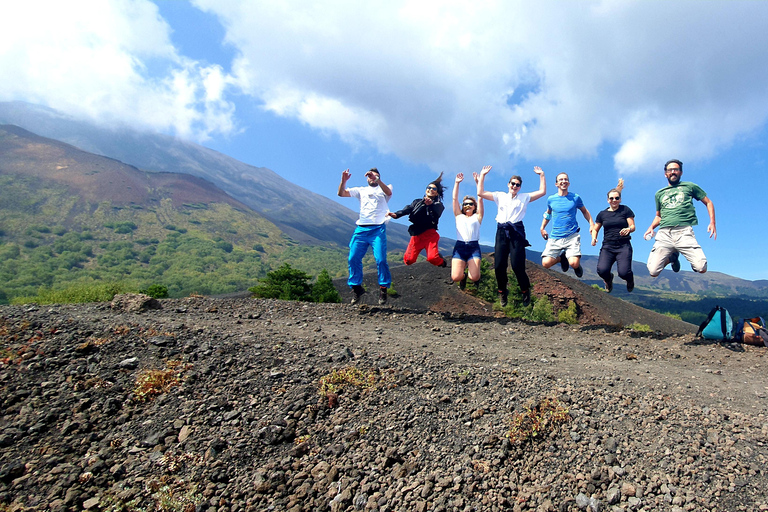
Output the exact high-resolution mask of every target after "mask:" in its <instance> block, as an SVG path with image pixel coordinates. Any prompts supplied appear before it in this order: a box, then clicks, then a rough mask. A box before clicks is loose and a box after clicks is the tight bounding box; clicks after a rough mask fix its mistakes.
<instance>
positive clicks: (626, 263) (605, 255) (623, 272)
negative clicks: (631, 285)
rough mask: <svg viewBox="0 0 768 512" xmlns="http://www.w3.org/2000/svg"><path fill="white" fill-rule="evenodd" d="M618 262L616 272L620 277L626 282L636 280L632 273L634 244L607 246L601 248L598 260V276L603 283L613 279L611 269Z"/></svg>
mask: <svg viewBox="0 0 768 512" xmlns="http://www.w3.org/2000/svg"><path fill="white" fill-rule="evenodd" d="M614 262H616V270H617V271H618V273H619V277H620V278H622V279H623V280H625V281H629V280H631V279H634V274H633V273H632V244H621V245H605V244H603V246H602V247H601V248H600V256H599V258H598V259H597V275H599V276H600V277H602V278H603V281H609V280H610V279H611V267H612V266H613V263H614Z"/></svg>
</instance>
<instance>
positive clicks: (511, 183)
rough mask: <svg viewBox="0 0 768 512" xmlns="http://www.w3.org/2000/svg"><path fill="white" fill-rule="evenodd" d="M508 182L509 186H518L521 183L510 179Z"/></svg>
mask: <svg viewBox="0 0 768 512" xmlns="http://www.w3.org/2000/svg"><path fill="white" fill-rule="evenodd" d="M509 184H510V186H513V187H519V186H521V185H522V183H518V182H516V181H510V182H509Z"/></svg>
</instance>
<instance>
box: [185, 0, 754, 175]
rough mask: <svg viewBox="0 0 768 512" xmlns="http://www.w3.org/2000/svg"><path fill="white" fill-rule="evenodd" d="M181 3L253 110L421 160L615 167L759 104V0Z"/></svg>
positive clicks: (721, 140)
mask: <svg viewBox="0 0 768 512" xmlns="http://www.w3.org/2000/svg"><path fill="white" fill-rule="evenodd" d="M196 4H197V5H198V6H200V7H201V8H202V9H204V10H206V11H208V12H211V13H214V14H216V15H217V16H218V17H219V18H220V20H221V21H222V23H223V25H224V26H225V27H226V28H227V38H228V41H229V42H230V43H231V44H233V45H234V47H235V48H237V50H238V51H239V53H240V57H239V58H238V59H237V62H236V63H235V65H234V66H233V69H234V70H235V71H234V72H233V74H234V75H236V76H237V80H238V84H239V85H240V86H241V87H242V88H243V89H244V90H245V91H246V92H247V93H248V94H251V95H253V96H254V97H256V98H259V99H260V100H261V101H262V102H263V104H264V107H265V108H266V109H268V110H270V111H273V112H275V113H276V114H278V115H283V116H287V117H293V118H296V119H299V120H301V121H302V122H305V123H308V124H309V125H311V126H314V127H316V128H318V129H323V130H333V131H336V132H338V133H339V135H340V136H341V137H343V138H345V139H347V140H365V141H368V142H369V143H371V144H373V145H374V146H376V147H378V148H379V149H381V150H384V151H391V152H394V153H395V154H397V155H398V156H400V157H401V158H404V159H407V160H411V161H414V162H418V163H427V164H429V165H431V166H433V167H436V168H448V167H451V168H455V167H456V166H463V165H470V164H471V165H477V164H478V162H486V161H487V162H497V163H499V164H501V165H504V163H503V162H504V161H505V160H506V156H507V155H509V154H513V155H519V156H522V157H526V158H531V159H535V158H572V157H579V156H589V155H592V154H595V153H596V152H597V151H598V149H600V148H601V146H603V145H604V144H606V143H608V144H611V145H616V146H617V147H619V150H618V151H617V153H616V155H615V164H616V167H617V169H618V170H619V171H621V172H623V173H628V172H634V171H638V170H646V169H655V168H656V167H657V164H658V162H660V161H662V162H663V161H665V160H666V159H668V158H669V155H679V156H680V157H684V158H686V159H689V160H695V159H702V158H707V157H708V156H711V155H712V154H713V153H714V152H716V151H717V150H718V149H722V148H725V147H727V146H728V145H729V144H730V143H731V142H732V141H733V140H734V138H735V137H738V136H739V135H741V134H743V133H745V132H749V131H751V130H754V129H756V128H759V127H760V126H761V125H763V123H765V121H766V118H767V117H768V95H766V94H765V92H766V90H765V89H766V86H765V84H766V83H768V67H766V64H765V63H766V62H768V58H767V57H768V55H766V52H767V51H768V50H766V48H768V35H766V33H765V31H764V30H763V24H764V23H763V20H765V19H766V18H768V3H763V2H695V1H691V2H683V1H670V2H646V1H634V2H633V1H623V2H599V1H595V2H559V1H558V2H546V1H545V2H536V3H533V2H524V1H518V2H502V1H493V0H489V1H485V2H472V3H470V2H463V1H453V2H450V1H448V2H446V1H440V2H437V1H434V2H426V1H422V0H419V1H416V0H411V1H399V2H367V3H364V4H361V3H359V2H350V1H344V0H338V1H324V2H306V3H295V2H249V1H243V0H197V1H196ZM515 89H518V90H528V89H530V90H528V94H527V96H523V97H522V98H521V101H519V102H518V103H517V104H516V105H512V106H510V105H507V103H506V99H507V98H508V97H510V95H509V91H510V90H512V91H514V90H515ZM513 97H514V96H513ZM683 155H684V156H683Z"/></svg>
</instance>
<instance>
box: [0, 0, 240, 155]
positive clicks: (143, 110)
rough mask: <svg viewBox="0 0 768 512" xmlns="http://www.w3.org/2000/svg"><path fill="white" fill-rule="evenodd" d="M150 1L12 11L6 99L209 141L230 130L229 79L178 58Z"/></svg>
mask: <svg viewBox="0 0 768 512" xmlns="http://www.w3.org/2000/svg"><path fill="white" fill-rule="evenodd" d="M169 33H170V27H169V26H168V25H167V23H166V22H165V21H164V20H163V19H162V18H160V16H159V14H158V10H157V6H156V5H155V4H153V3H151V2H148V1H144V0H115V1H109V2H107V1H102V0H77V1H73V2H58V1H34V0H28V1H25V2H12V3H9V4H8V5H7V6H5V7H4V12H3V16H2V19H0V48H1V50H0V71H2V77H3V80H0V100H3V101H8V100H26V101H30V102H35V103H40V104H44V105H47V106H51V107H54V108H57V109H59V110H62V111H65V112H68V113H70V114H74V115H80V116H85V117H89V118H91V119H94V120H96V121H100V122H105V123H111V122H120V123H125V124H131V125H138V126H141V127H149V128H152V129H155V130H163V131H171V132H175V133H177V134H178V135H180V136H183V137H187V138H193V139H197V140H205V139H206V138H207V137H208V136H209V135H210V134H211V133H213V132H224V133H227V132H229V131H231V130H232V129H233V121H232V116H233V106H232V104H231V103H230V102H228V101H226V100H225V99H224V96H223V92H224V89H225V88H226V85H227V83H228V81H229V78H228V77H226V76H224V73H223V71H222V69H221V67H219V66H216V65H213V66H202V65H200V64H198V63H196V62H194V61H191V60H189V59H186V58H184V57H182V56H180V55H178V54H177V52H176V50H175V49H174V47H173V45H172V44H171V42H170V38H169Z"/></svg>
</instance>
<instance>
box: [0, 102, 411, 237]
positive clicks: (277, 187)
mask: <svg viewBox="0 0 768 512" xmlns="http://www.w3.org/2000/svg"><path fill="white" fill-rule="evenodd" d="M0 123H8V124H14V125H18V126H21V127H23V128H25V129H27V130H29V131H31V132H34V133H37V134H39V135H42V136H45V137H49V138H53V139H56V140H60V141H64V142H66V143H69V144H72V145H74V146H76V147H78V148H80V149H83V150H85V151H88V152H91V153H95V154H99V155H105V156H108V157H110V158H115V159H117V160H120V161H121V162H125V163H128V164H130V165H133V166H136V167H138V168H141V169H145V170H149V171H160V172H172V173H183V174H189V175H192V176H197V177H201V178H204V179H206V180H208V181H210V182H211V183H213V184H215V185H216V186H217V187H219V188H220V189H222V190H223V191H225V192H226V193H227V194H229V195H230V196H232V197H233V198H235V199H237V200H239V201H241V202H243V203H244V204H246V205H248V206H249V207H250V208H251V209H253V210H254V211H256V212H258V213H260V214H262V215H263V216H264V217H266V218H267V219H269V220H271V221H272V222H273V223H274V224H275V225H277V226H279V227H280V229H281V230H283V231H284V232H285V233H286V234H287V235H288V236H290V237H291V238H293V239H295V240H297V241H301V242H307V243H312V244H319V243H329V242H330V243H333V244H337V245H338V246H340V247H345V246H346V245H347V244H348V243H349V237H350V234H351V233H352V231H353V230H354V224H355V221H356V220H357V213H356V212H354V211H353V210H350V209H349V208H346V207H344V206H342V205H340V204H338V203H336V202H334V201H332V200H330V199H328V198H326V197H324V196H321V195H319V194H316V193H314V192H311V191H309V190H307V189H305V188H302V187H299V186H298V185H295V184H293V183H291V182H289V181H288V180H286V179H284V178H282V177H281V176H280V175H278V174H277V173H275V172H274V171H272V170H270V169H267V168H266V167H254V166H251V165H248V164H245V163H243V162H240V161H238V160H235V159H234V158H231V157H229V156H227V155H223V154H221V153H219V152H217V151H213V150H211V149H207V148H204V147H202V146H199V145H197V144H192V143H189V142H184V141H182V140H179V139H176V138H173V137H168V136H165V135H160V134H152V133H141V132H138V131H135V130H131V129H128V128H121V129H107V128H103V127H98V126H95V125H93V124H90V123H87V122H83V121H77V120H74V119H72V118H68V117H67V116H64V115H62V114H60V113H58V112H56V111H54V110H51V109H47V108H44V107H38V106H34V105H30V104H27V103H22V102H10V103H0ZM409 238H410V237H409V236H408V233H407V229H406V227H405V226H402V225H399V224H390V229H389V230H388V243H389V246H390V248H392V249H404V248H405V247H406V245H407V244H408V240H409Z"/></svg>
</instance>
